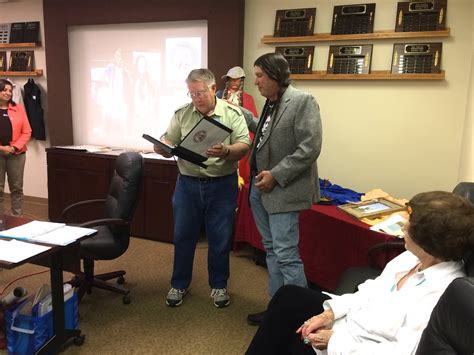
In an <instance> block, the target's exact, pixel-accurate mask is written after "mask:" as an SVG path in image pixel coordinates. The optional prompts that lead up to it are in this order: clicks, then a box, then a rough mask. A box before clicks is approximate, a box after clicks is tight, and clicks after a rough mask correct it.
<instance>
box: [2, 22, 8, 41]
mask: <svg viewBox="0 0 474 355" xmlns="http://www.w3.org/2000/svg"><path fill="white" fill-rule="evenodd" d="M0 43H10V24H9V23H0Z"/></svg>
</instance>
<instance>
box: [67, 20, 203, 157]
mask: <svg viewBox="0 0 474 355" xmlns="http://www.w3.org/2000/svg"><path fill="white" fill-rule="evenodd" d="M206 37H207V22H206V21H185V22H183V23H175V22H174V23H153V24H151V23H147V24H126V25H100V26H77V27H72V28H71V29H70V30H69V43H70V72H71V94H72V95H71V96H72V111H73V130H74V144H95V145H108V146H115V147H125V148H136V149H151V147H150V145H149V144H148V143H147V142H146V141H144V140H143V139H142V138H141V136H142V134H143V133H149V134H152V135H155V136H161V135H162V134H163V133H164V132H165V131H166V128H167V127H168V125H169V121H170V119H171V117H172V115H173V113H174V111H175V110H176V109H177V108H178V107H179V106H181V105H183V104H185V103H187V102H190V99H189V98H188V97H187V96H186V93H187V87H186V83H185V79H186V77H187V75H188V74H189V72H190V71H191V70H192V69H196V68H201V67H206V66H207V38H206ZM124 39H126V40H124Z"/></svg>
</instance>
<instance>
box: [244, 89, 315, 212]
mask: <svg viewBox="0 0 474 355" xmlns="http://www.w3.org/2000/svg"><path fill="white" fill-rule="evenodd" d="M244 116H245V117H246V120H247V124H248V126H249V129H250V130H251V131H253V132H255V131H256V130H257V123H256V122H255V121H254V120H252V119H251V118H250V117H249V115H244ZM261 120H264V117H262V118H261ZM321 144H322V127H321V116H320V113H319V105H318V103H317V102H316V99H315V98H314V97H313V96H312V95H310V94H307V93H305V92H302V91H300V90H297V89H295V88H294V87H292V86H291V85H290V86H289V87H288V88H287V89H286V91H285V92H284V93H283V95H282V97H281V99H280V103H279V105H278V107H277V109H276V112H274V113H273V117H272V120H271V124H270V127H269V128H268V130H267V133H266V134H265V137H264V140H263V141H262V144H261V145H260V147H259V149H258V150H257V152H256V160H257V167H258V170H259V171H262V170H270V171H271V173H272V175H273V177H274V178H275V180H276V181H277V183H278V184H277V185H276V186H275V187H274V188H273V190H272V191H271V192H268V193H262V202H263V205H264V207H265V209H266V210H267V212H268V213H281V212H290V211H301V210H304V209H308V208H311V205H312V204H313V203H315V202H318V201H319V198H320V195H319V180H318V178H319V177H318V168H317V165H316V160H317V158H318V156H319V154H320V152H321ZM255 149H256V144H253V145H252V148H251V152H250V154H253V152H254V150H255Z"/></svg>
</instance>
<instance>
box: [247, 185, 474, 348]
mask: <svg viewBox="0 0 474 355" xmlns="http://www.w3.org/2000/svg"><path fill="white" fill-rule="evenodd" d="M408 213H409V216H410V218H409V223H408V224H407V225H406V227H405V247H406V249H407V251H406V252H404V253H402V254H401V255H399V256H398V257H396V258H395V259H393V260H392V261H391V262H389V263H388V264H387V266H386V267H385V269H384V271H383V272H382V274H381V275H380V276H379V277H378V278H376V279H375V280H368V281H366V282H364V283H363V284H361V285H360V286H359V290H358V291H357V292H356V293H353V294H345V295H342V296H332V298H331V297H330V296H328V295H326V294H323V293H321V292H318V291H314V290H309V289H306V288H302V287H298V286H292V285H288V286H283V287H282V288H280V289H279V291H278V292H277V293H276V294H275V296H274V297H273V298H272V300H271V301H270V304H269V307H268V310H267V313H266V315H265V318H264V322H263V324H262V325H261V326H260V328H259V329H258V331H257V333H256V334H255V337H254V339H253V340H252V343H251V344H250V346H249V348H248V350H247V354H249V355H251V354H259V355H261V354H314V352H316V353H318V354H330V355H335V354H340V355H342V354H344V355H347V354H363V355H370V354H377V355H380V354H382V355H390V354H397V355H399V354H403V355H408V354H413V353H415V351H416V348H417V345H418V341H419V339H420V336H421V333H422V332H423V329H424V328H425V327H426V324H427V323H428V320H429V317H430V314H431V311H432V310H433V308H434V306H435V305H436V303H437V301H438V299H439V297H440V296H441V294H442V293H443V292H444V290H445V289H446V287H447V286H448V285H449V284H450V282H451V281H452V280H454V279H455V278H457V277H462V276H465V273H464V265H463V262H462V257H463V256H464V254H465V252H466V251H467V250H472V249H473V247H474V205H472V204H471V203H470V202H469V201H467V200H465V199H464V198H462V197H460V196H457V195H454V194H452V193H450V192H443V191H433V192H426V193H421V194H418V195H416V196H415V197H413V198H412V199H411V200H410V202H409V203H408Z"/></svg>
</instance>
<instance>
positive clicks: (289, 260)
mask: <svg viewBox="0 0 474 355" xmlns="http://www.w3.org/2000/svg"><path fill="white" fill-rule="evenodd" d="M261 194H262V192H261V191H260V190H259V189H258V188H256V187H255V186H253V181H252V182H251V183H250V206H251V207H252V213H253V217H254V219H255V224H256V225H257V228H258V231H259V232H260V235H261V236H262V242H263V246H264V247H265V251H266V253H267V267H268V293H269V295H270V297H273V295H274V294H275V293H276V292H277V291H278V289H279V288H280V287H281V286H283V285H298V286H302V287H308V283H307V281H306V276H305V273H304V267H303V262H302V261H301V257H300V254H299V251H298V243H299V220H298V217H299V214H300V212H299V211H293V212H285V213H268V212H267V210H266V209H265V207H263V204H262V197H261Z"/></svg>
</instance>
